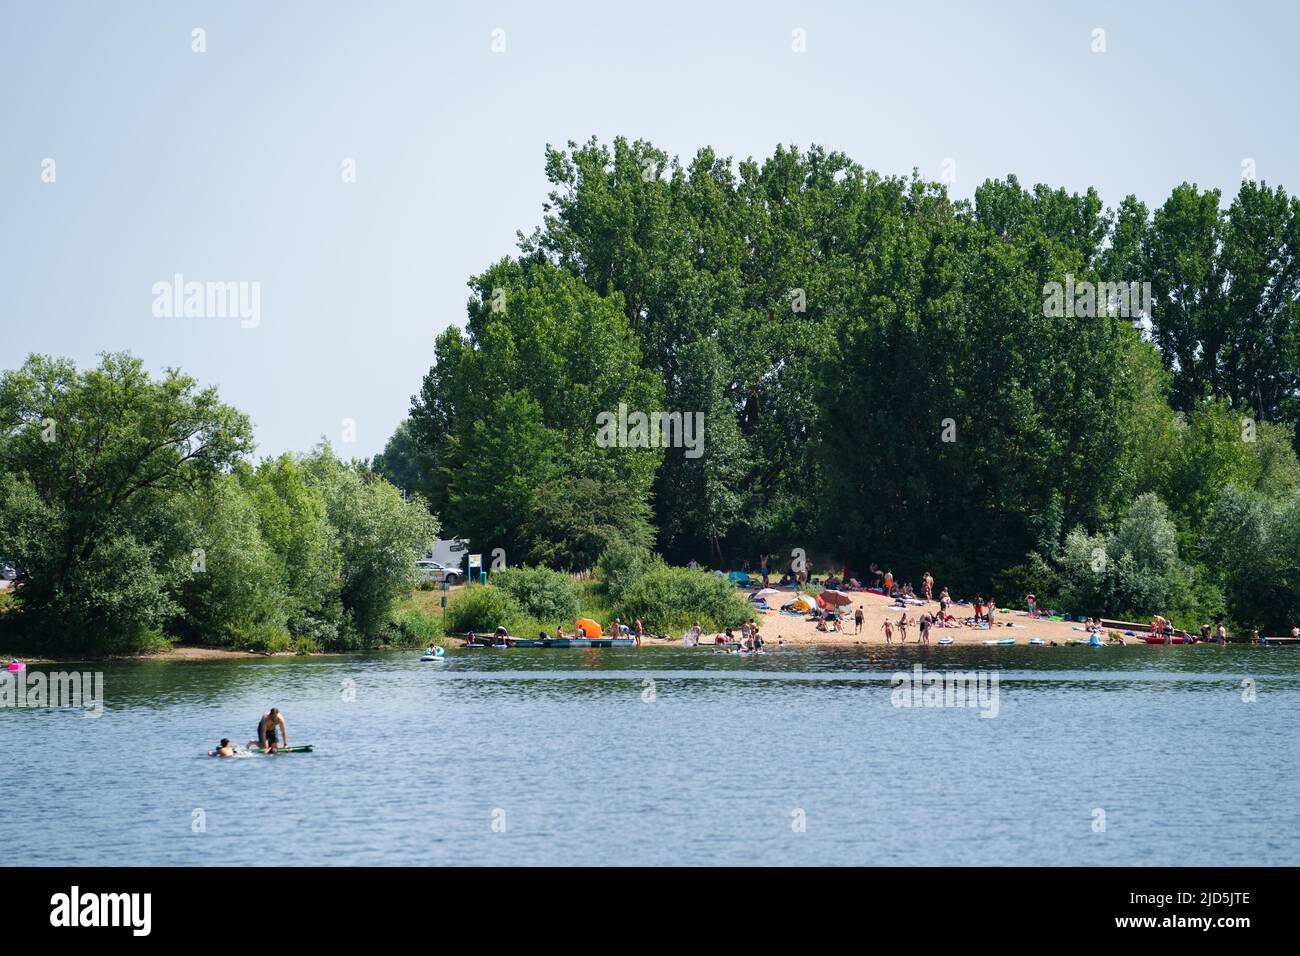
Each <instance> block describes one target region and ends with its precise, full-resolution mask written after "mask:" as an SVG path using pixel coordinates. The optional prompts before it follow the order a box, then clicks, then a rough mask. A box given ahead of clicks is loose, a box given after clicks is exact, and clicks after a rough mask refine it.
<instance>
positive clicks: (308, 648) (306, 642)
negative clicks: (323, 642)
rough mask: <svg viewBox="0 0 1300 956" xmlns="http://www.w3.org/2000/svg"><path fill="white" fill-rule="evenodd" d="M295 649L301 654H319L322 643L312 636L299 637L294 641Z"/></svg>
mask: <svg viewBox="0 0 1300 956" xmlns="http://www.w3.org/2000/svg"><path fill="white" fill-rule="evenodd" d="M293 649H294V651H296V652H297V653H299V654H319V653H320V645H319V644H317V643H316V642H315V641H314V640H312V639H311V638H310V637H299V638H298V639H297V640H296V641H294V642H293Z"/></svg>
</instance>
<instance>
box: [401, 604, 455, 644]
mask: <svg viewBox="0 0 1300 956" xmlns="http://www.w3.org/2000/svg"><path fill="white" fill-rule="evenodd" d="M392 626H393V629H394V630H395V631H396V632H397V633H396V636H395V637H394V643H397V644H402V645H405V646H407V647H417V646H419V647H423V646H426V645H428V644H432V643H435V642H437V641H438V640H440V639H441V638H442V636H443V634H442V621H441V619H440V618H437V617H433V616H432V615H429V614H426V613H424V612H423V611H421V610H420V609H419V608H414V607H404V608H400V609H398V610H397V611H395V612H393V620H392Z"/></svg>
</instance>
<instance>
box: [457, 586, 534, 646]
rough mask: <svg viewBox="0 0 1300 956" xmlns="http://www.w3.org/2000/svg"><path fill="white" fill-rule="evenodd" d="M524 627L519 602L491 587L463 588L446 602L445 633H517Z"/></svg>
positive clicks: (523, 615)
mask: <svg viewBox="0 0 1300 956" xmlns="http://www.w3.org/2000/svg"><path fill="white" fill-rule="evenodd" d="M527 624H528V615H527V614H525V613H524V609H523V607H521V606H520V604H519V602H518V601H517V600H515V598H514V597H513V596H512V595H511V594H509V593H508V592H506V591H503V590H502V589H501V588H498V587H494V586H492V585H485V586H484V585H480V586H477V587H472V588H466V589H465V590H464V591H461V592H460V593H459V594H457V595H456V596H455V597H454V598H453V599H452V600H450V601H448V602H447V624H446V632H447V633H448V634H464V633H465V632H466V631H476V632H478V633H484V632H486V633H489V634H490V633H491V632H493V631H495V630H496V629H497V628H498V627H504V628H505V629H506V630H507V631H509V632H510V633H512V634H514V633H520V632H522V629H523V628H525V627H526V626H527Z"/></svg>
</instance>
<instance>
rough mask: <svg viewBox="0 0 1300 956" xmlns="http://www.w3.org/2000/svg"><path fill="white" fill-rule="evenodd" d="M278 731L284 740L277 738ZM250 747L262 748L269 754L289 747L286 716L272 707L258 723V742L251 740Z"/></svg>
mask: <svg viewBox="0 0 1300 956" xmlns="http://www.w3.org/2000/svg"><path fill="white" fill-rule="evenodd" d="M277 729H278V730H279V731H280V736H281V737H283V738H284V739H283V740H280V739H278V738H277V737H276V730H277ZM248 746H249V747H250V748H251V747H253V746H258V747H261V748H262V749H263V750H265V751H266V752H267V753H275V751H277V750H279V749H280V748H281V747H287V746H289V731H288V730H287V729H285V726H284V715H283V714H282V713H280V711H279V710H278V709H277V708H275V707H272V708H271V709H270V711H268V712H267V713H265V714H263V715H262V719H261V720H259V721H258V722H257V740H250V741H249V742H248Z"/></svg>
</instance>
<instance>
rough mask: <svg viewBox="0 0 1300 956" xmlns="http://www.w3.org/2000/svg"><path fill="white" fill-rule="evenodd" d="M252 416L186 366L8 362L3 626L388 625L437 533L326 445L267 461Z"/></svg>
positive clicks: (75, 640)
mask: <svg viewBox="0 0 1300 956" xmlns="http://www.w3.org/2000/svg"><path fill="white" fill-rule="evenodd" d="M252 451H253V439H252V427H251V425H250V423H249V421H248V418H247V417H246V416H244V415H243V414H241V413H240V412H238V411H236V410H235V409H234V408H232V407H230V406H229V405H226V404H224V403H223V402H221V401H220V399H219V398H218V396H217V393H216V390H215V389H213V388H200V387H199V386H198V384H197V383H196V382H195V381H194V380H193V379H192V378H190V377H188V376H186V375H183V374H182V373H180V372H179V371H175V370H171V371H168V372H167V373H166V375H165V376H163V377H162V378H161V379H154V378H151V377H150V376H149V374H148V373H147V372H146V371H145V370H144V369H143V367H142V363H141V362H140V360H139V359H138V358H135V357H132V356H130V355H126V354H110V355H105V356H103V358H102V360H101V362H100V364H99V365H98V366H97V367H95V368H91V369H84V370H78V369H77V368H76V367H75V365H74V364H73V363H72V362H70V361H68V360H66V359H53V358H49V357H45V356H32V357H31V358H29V359H28V360H27V362H26V363H24V365H23V366H22V367H21V368H18V369H13V370H9V371H6V372H5V373H4V374H3V375H2V376H0V555H3V556H4V557H5V558H6V559H8V560H11V561H13V562H14V563H15V564H16V565H17V567H18V569H19V579H18V582H17V585H18V586H17V588H16V591H15V596H14V597H12V598H10V600H9V602H8V604H7V606H6V607H5V608H0V611H2V612H3V613H0V641H3V642H4V643H5V645H6V646H8V647H11V648H14V649H21V650H24V651H27V652H36V653H41V652H46V653H59V654H68V653H75V652H87V653H95V654H102V653H112V652H126V651H140V650H150V649H160V648H162V647H165V646H169V645H170V644H171V643H172V642H174V641H178V640H180V641H185V642H187V643H191V644H206V645H213V646H221V647H230V648H240V649H254V650H263V651H276V650H284V649H289V648H291V647H293V648H296V649H297V650H299V651H311V650H316V649H325V650H341V649H348V648H357V647H365V646H369V645H371V644H374V643H376V642H378V641H380V640H382V639H384V637H385V636H386V634H387V633H388V629H389V627H390V624H391V617H390V612H391V610H392V607H393V604H394V602H395V600H396V599H398V598H399V597H402V596H404V595H407V594H409V593H410V589H411V588H412V586H413V585H414V580H413V577H414V573H415V569H414V562H415V559H416V558H417V557H419V555H420V554H421V553H422V552H423V551H424V550H425V549H426V548H427V547H428V546H429V545H430V543H431V542H432V540H433V539H434V538H435V537H436V534H437V521H436V519H435V518H434V517H433V516H432V515H431V513H430V512H429V511H428V509H427V507H426V506H425V504H424V503H423V502H421V501H418V500H406V499H405V498H404V497H403V495H402V493H401V492H400V491H399V490H398V489H397V488H396V487H394V486H393V485H392V484H391V483H389V482H388V481H386V480H384V479H383V478H381V477H380V476H378V475H376V474H375V473H374V472H373V471H372V470H371V469H370V468H369V466H368V465H366V464H364V463H359V462H344V461H341V460H339V459H338V458H337V457H335V455H334V453H333V452H332V450H331V449H330V448H329V447H328V446H327V445H321V446H320V447H318V448H316V449H315V450H313V451H312V452H311V453H309V454H306V455H298V456H294V455H282V456H280V457H276V458H268V459H264V460H262V461H261V462H260V463H257V464H253V463H252V462H251V461H250V456H251V454H252Z"/></svg>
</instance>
